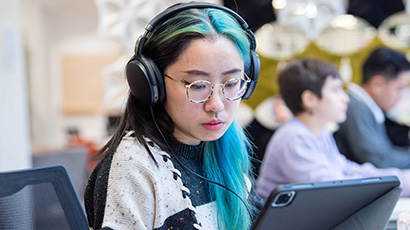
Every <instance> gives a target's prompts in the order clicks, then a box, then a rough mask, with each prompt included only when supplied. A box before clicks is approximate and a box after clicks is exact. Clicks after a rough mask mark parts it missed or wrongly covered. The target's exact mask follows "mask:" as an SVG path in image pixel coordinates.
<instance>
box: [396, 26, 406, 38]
mask: <svg viewBox="0 0 410 230" xmlns="http://www.w3.org/2000/svg"><path fill="white" fill-rule="evenodd" d="M395 33H396V35H397V36H398V37H401V38H407V37H409V36H410V25H399V26H397V27H396V30H395Z"/></svg>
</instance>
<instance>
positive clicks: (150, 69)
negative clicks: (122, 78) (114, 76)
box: [126, 56, 165, 107]
mask: <svg viewBox="0 0 410 230" xmlns="http://www.w3.org/2000/svg"><path fill="white" fill-rule="evenodd" d="M126 76H127V81H128V85H129V87H130V90H131V93H132V94H133V95H134V97H135V99H136V100H137V102H138V104H139V105H140V106H141V107H149V106H155V105H157V104H159V103H162V102H163V101H164V100H165V87H164V79H163V77H162V74H161V71H159V69H158V67H157V66H156V65H155V63H154V62H153V61H152V60H151V59H149V58H145V57H144V56H137V57H135V58H133V59H132V60H130V61H129V62H128V64H127V67H126Z"/></svg>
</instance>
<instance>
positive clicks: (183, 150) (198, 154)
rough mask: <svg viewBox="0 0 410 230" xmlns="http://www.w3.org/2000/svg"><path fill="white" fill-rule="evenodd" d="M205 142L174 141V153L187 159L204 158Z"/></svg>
mask: <svg viewBox="0 0 410 230" xmlns="http://www.w3.org/2000/svg"><path fill="white" fill-rule="evenodd" d="M204 143H205V142H201V143H200V144H199V145H186V144H182V143H179V142H177V143H174V148H173V149H174V154H175V155H177V156H181V157H183V158H185V159H192V160H202V155H203V152H204V151H203V147H204Z"/></svg>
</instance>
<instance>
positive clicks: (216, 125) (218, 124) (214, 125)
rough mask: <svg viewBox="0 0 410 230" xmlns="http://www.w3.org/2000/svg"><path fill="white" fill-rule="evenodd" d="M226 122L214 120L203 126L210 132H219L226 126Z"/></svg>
mask: <svg viewBox="0 0 410 230" xmlns="http://www.w3.org/2000/svg"><path fill="white" fill-rule="evenodd" d="M224 124H225V122H223V121H221V120H212V121H210V122H207V123H203V124H202V126H204V128H206V129H208V130H210V131H218V130H220V129H221V128H222V127H223V126H224Z"/></svg>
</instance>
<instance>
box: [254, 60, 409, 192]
mask: <svg viewBox="0 0 410 230" xmlns="http://www.w3.org/2000/svg"><path fill="white" fill-rule="evenodd" d="M278 81H279V89H280V94H281V96H282V98H283V100H284V101H285V103H286V105H287V107H288V108H289V109H290V110H291V111H292V113H293V115H294V116H293V117H292V118H290V119H289V120H288V121H287V122H286V123H285V124H283V125H282V126H281V127H280V128H279V129H278V130H277V131H276V132H275V133H274V135H273V136H272V139H271V140H270V141H269V143H268V146H267V148H266V152H265V156H264V158H263V163H262V166H261V169H260V172H259V177H258V180H257V183H256V190H257V192H258V193H259V194H260V195H261V197H262V198H263V199H265V200H266V198H267V197H268V196H269V194H270V193H271V191H272V190H273V189H274V188H275V187H276V186H277V185H279V184H289V183H303V182H315V181H331V180H343V179H354V178H365V177H373V176H384V175H396V176H397V177H398V178H399V179H400V181H401V186H402V188H403V190H404V191H403V194H402V195H403V196H409V195H410V173H409V172H404V171H400V170H399V169H396V168H390V169H378V168H376V167H375V166H373V165H372V164H370V163H365V164H362V165H360V164H357V163H355V162H352V161H350V160H348V159H346V157H345V156H343V155H342V154H341V153H340V152H339V150H338V148H337V146H336V143H335V141H334V138H333V136H332V134H331V133H330V132H329V131H328V128H327V125H328V124H330V123H332V122H336V123H340V122H343V121H344V120H345V119H346V110H347V104H348V102H349V97H348V96H347V94H346V93H345V92H344V91H343V82H342V80H341V78H340V75H339V72H338V71H337V69H336V67H335V66H334V65H332V64H330V63H328V62H325V61H320V60H316V59H300V60H295V61H293V62H291V63H290V64H289V65H288V66H287V67H285V68H284V70H283V71H281V72H280V74H279V78H278Z"/></svg>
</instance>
